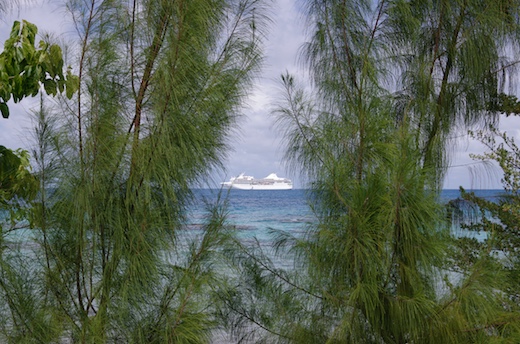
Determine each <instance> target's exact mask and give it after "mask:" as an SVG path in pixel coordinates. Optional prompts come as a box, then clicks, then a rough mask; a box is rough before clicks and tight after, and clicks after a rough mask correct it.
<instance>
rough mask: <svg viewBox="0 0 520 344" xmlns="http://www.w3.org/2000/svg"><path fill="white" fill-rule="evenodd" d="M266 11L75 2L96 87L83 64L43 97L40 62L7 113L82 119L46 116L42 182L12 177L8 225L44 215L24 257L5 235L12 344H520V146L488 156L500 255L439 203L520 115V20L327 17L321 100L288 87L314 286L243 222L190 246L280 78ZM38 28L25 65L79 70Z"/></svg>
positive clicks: (24, 165) (39, 125)
mask: <svg viewBox="0 0 520 344" xmlns="http://www.w3.org/2000/svg"><path fill="white" fill-rule="evenodd" d="M266 5H267V4H266V3H264V2H262V1H258V0H190V1H171V0H156V1H147V0H133V1H122V0H110V1H103V2H101V3H99V2H97V1H95V0H90V1H83V2H77V1H68V2H67V8H68V10H69V11H70V14H71V15H72V17H73V18H74V23H75V26H76V30H77V32H78V34H79V40H78V46H77V47H76V48H77V52H78V54H77V57H78V60H77V62H76V63H75V64H74V66H75V68H77V74H78V75H77V77H74V76H72V74H69V75H68V76H67V78H66V80H65V78H63V75H61V74H59V73H61V70H62V69H63V66H62V64H60V63H58V64H57V66H59V68H57V67H56V65H53V67H49V65H47V67H48V68H50V70H51V71H52V73H54V74H52V73H51V72H49V69H48V68H47V67H46V68H47V69H44V70H47V73H44V74H45V77H44V78H43V79H42V75H43V74H38V77H33V76H32V75H33V74H31V73H29V72H28V71H29V69H28V68H31V67H30V66H34V63H33V62H28V64H27V65H23V68H22V69H23V70H24V71H21V70H19V71H18V72H17V74H16V73H15V74H13V75H16V78H19V79H20V80H23V79H24V78H26V77H27V78H29V77H30V78H29V79H28V80H29V81H30V83H29V84H27V85H26V86H23V85H22V86H19V85H18V84H13V85H12V86H11V88H10V89H9V90H7V91H6V92H7V93H6V97H7V96H8V95H12V96H13V97H15V100H17V99H18V100H19V99H21V98H22V97H23V96H25V95H33V94H36V92H37V91H38V89H39V88H38V89H37V88H35V85H40V83H43V85H44V86H46V88H45V89H46V91H47V93H49V94H56V93H57V91H60V92H61V91H62V88H63V86H65V87H66V89H67V96H68V97H56V102H55V103H53V104H52V105H49V103H48V102H47V101H45V99H44V98H42V101H41V106H40V110H39V111H38V112H37V113H36V127H35V130H34V133H35V138H36V143H37V144H36V148H35V149H34V152H33V157H34V160H35V171H36V176H37V178H34V177H33V176H32V175H31V174H30V173H29V171H30V170H29V165H28V157H27V155H26V153H23V152H18V153H17V154H15V153H14V152H12V151H9V150H4V151H5V156H6V157H7V158H6V159H2V160H1V161H2V164H3V163H4V162H5V163H6V164H7V165H9V168H7V167H6V168H5V169H2V173H1V175H0V177H1V178H2V179H1V183H2V184H1V187H2V188H1V189H0V190H1V192H2V194H1V195H0V196H2V199H1V201H2V203H1V204H2V206H4V207H7V208H10V207H14V206H13V203H12V200H13V199H15V200H20V201H22V202H21V203H20V204H21V205H22V206H23V207H25V208H24V210H23V211H24V212H25V213H24V214H25V215H24V216H21V217H17V218H16V219H15V220H16V221H15V222H17V225H13V226H11V227H10V230H9V233H10V234H13V233H14V234H17V235H19V236H18V241H16V242H14V241H13V242H9V243H7V240H4V239H6V238H7V237H6V236H5V233H4V232H3V233H2V235H3V236H2V250H1V251H0V252H1V254H2V256H1V257H0V268H1V270H0V301H2V302H0V317H1V320H2V321H0V324H1V325H0V341H4V342H12V343H21V342H27V343H29V342H44V343H52V342H60V341H64V340H68V341H71V342H80V343H87V342H89V343H90V342H92V343H115V342H125V343H126V342H128V343H202V342H209V341H210V340H211V336H212V333H214V332H213V331H214V330H215V329H221V328H222V326H225V327H226V330H228V331H229V332H230V333H231V334H232V335H236V337H237V338H239V339H243V340H252V341H258V342H269V343H274V342H280V343H389V344H394V343H396V344H397V343H514V342H518V341H519V339H520V321H519V318H518V312H519V301H518V288H519V287H520V286H519V285H518V280H519V278H518V259H519V258H518V252H517V251H518V244H519V242H518V233H517V224H518V219H519V215H518V211H519V209H520V208H519V207H520V206H519V204H520V203H519V200H518V195H517V193H518V190H519V187H520V184H519V183H520V182H519V181H520V175H519V174H518V159H519V156H520V155H519V153H520V152H519V151H518V149H517V147H516V146H515V144H514V142H513V141H512V140H511V139H510V138H508V137H507V136H505V135H501V137H502V139H503V141H504V143H503V144H501V145H498V146H497V145H495V141H494V139H493V137H492V136H489V133H487V132H483V133H481V134H477V138H479V139H480V140H482V141H483V142H484V143H485V144H487V145H488V147H489V148H490V150H491V152H490V153H487V154H485V155H483V156H482V157H480V158H482V159H492V160H496V161H498V162H499V164H500V166H501V167H502V169H503V170H504V173H505V174H504V183H505V187H506V189H507V190H508V191H510V193H509V197H508V198H506V199H504V201H501V202H499V203H496V204H495V203H490V202H486V201H484V200H480V199H478V198H475V197H474V196H472V195H470V194H465V197H466V198H467V199H468V200H471V201H473V202H474V203H476V204H478V205H479V206H480V208H479V209H481V210H483V211H488V212H491V215H492V216H494V219H495V220H496V219H499V220H500V222H498V223H497V222H496V221H495V220H489V219H486V218H483V221H482V222H481V223H479V224H475V225H474V226H475V227H474V228H475V229H479V230H486V231H487V232H489V233H490V235H489V238H488V240H486V241H485V242H482V243H479V242H474V241H471V240H467V239H464V238H456V237H454V236H453V233H451V232H450V227H449V222H448V221H447V217H448V216H447V213H446V212H445V210H444V208H443V207H442V205H441V204H440V203H439V200H438V196H439V190H440V188H441V186H442V185H441V184H442V180H443V176H444V174H445V172H446V166H447V163H448V161H449V154H448V151H447V147H448V144H449V143H450V140H451V138H452V136H454V135H455V134H456V133H457V131H458V130H461V128H462V129H463V130H467V129H469V128H472V127H473V126H475V125H484V126H487V125H489V124H494V123H495V122H496V121H497V120H498V118H499V115H500V114H502V113H507V114H513V113H514V114H516V113H518V101H517V99H516V97H515V96H514V95H510V94H508V93H507V92H506V91H507V89H508V88H507V87H509V86H512V85H510V83H513V80H514V76H515V74H514V71H515V69H514V66H515V65H516V64H517V63H518V61H516V60H514V59H513V57H514V56H512V55H511V53H510V52H514V51H518V49H519V48H520V36H518V34H520V30H519V29H520V22H519V18H520V1H511V0H507V1H506V0H504V1H497V0H479V1H476V0H456V1H447V0H436V1H431V0H414V1H406V0H380V1H376V2H374V1H369V0H361V1H348V0H331V1H326V2H323V1H315V0H306V1H304V2H303V7H302V8H304V10H305V11H306V17H307V20H308V27H309V30H310V33H311V36H310V39H309V42H308V43H307V44H306V45H305V46H304V47H303V50H302V52H303V54H302V60H303V61H304V62H305V64H306V66H307V67H308V70H309V72H310V75H311V86H312V89H311V90H310V91H309V90H306V88H305V86H304V85H300V84H299V83H298V80H296V79H295V78H294V77H293V76H291V75H289V74H285V75H283V76H282V86H283V88H284V89H285V97H284V98H283V99H280V100H279V104H278V108H277V109H276V111H275V113H276V115H277V116H278V120H279V127H280V128H281V131H282V132H283V135H284V139H285V145H286V159H287V161H288V163H289V165H290V166H291V167H292V168H293V169H294V170H297V171H301V174H302V177H303V178H305V179H306V180H307V181H308V182H309V184H308V186H309V188H310V191H309V194H308V196H309V201H310V202H309V203H310V204H312V210H313V211H314V213H315V215H316V217H317V219H318V221H317V223H315V224H312V225H309V228H308V230H307V233H306V235H305V236H304V237H291V236H290V235H288V234H287V233H283V232H276V231H273V235H274V236H275V237H276V240H275V247H274V249H275V251H276V254H279V255H280V256H282V257H284V259H286V260H287V261H292V262H293V263H294V269H292V270H290V271H288V270H286V269H281V268H279V267H278V266H277V265H276V264H275V263H274V262H273V259H272V258H273V256H272V253H271V252H266V251H264V249H265V248H264V247H262V246H260V245H259V244H258V245H256V246H246V245H244V244H242V243H241V242H239V241H238V240H233V237H232V235H231V234H230V233H229V232H228V231H227V225H226V221H225V220H226V207H225V200H224V201H222V203H218V204H216V205H213V206H209V207H208V218H207V220H206V223H205V225H204V226H203V229H202V230H201V232H200V233H199V234H200V235H199V236H198V237H197V238H195V239H194V240H188V239H189V238H188V239H186V237H185V236H182V235H180V234H181V233H182V232H181V231H182V228H183V221H184V217H185V211H186V208H187V206H188V205H189V204H190V200H191V196H192V195H191V192H190V187H191V186H193V185H195V184H197V183H200V182H201V181H203V180H204V178H206V177H207V176H208V174H209V172H210V171H211V170H213V169H216V168H220V167H222V166H221V161H222V158H223V156H224V154H225V152H226V149H227V138H228V135H229V133H230V131H231V130H232V129H233V128H234V127H235V125H236V119H237V116H238V111H239V109H240V106H241V102H242V101H243V100H244V97H245V96H246V95H247V90H248V88H249V87H250V86H251V82H252V78H253V77H254V75H255V72H257V71H258V68H259V64H260V62H261V51H260V45H261V42H262V38H263V34H264V32H263V30H264V29H265V28H266V24H267V22H268V17H267V16H266ZM15 28H16V24H15ZM24 28H25V29H24ZM24 28H22V29H21V31H20V29H18V31H16V30H14V31H13V32H21V37H22V38H23V39H24V40H26V41H28V42H29V43H30V44H29V45H27V44H25V45H24V44H21V45H20V44H18V45H17V44H15V43H14V41H13V46H12V47H13V49H14V48H16V49H18V50H16V52H17V53H16V54H18V52H21V53H22V55H23V54H25V55H27V56H33V55H31V54H40V55H39V56H40V57H41V59H43V60H45V58H46V57H44V56H49V58H50V60H49V61H51V62H52V63H51V64H54V63H55V62H56V61H58V60H59V59H57V57H58V55H53V53H52V51H51V50H52V49H51V48H49V55H45V54H47V53H46V52H47V46H45V47H43V48H42V49H43V50H42V51H41V52H38V51H33V50H32V48H33V46H34V36H35V34H36V30H35V28H34V27H32V26H30V25H26V26H24ZM24 30H25V31H24ZM12 37H15V36H12ZM16 37H18V36H16ZM13 39H14V38H13ZM29 46H30V47H29ZM20 47H22V50H20V49H19V48H20ZM24 47H27V49H26V50H23V49H25V48H24ZM54 51H57V50H56V48H54ZM16 54H14V55H13V56H16ZM5 56H8V55H5ZM9 56H10V55H9ZM42 56H43V57H42ZM55 57H56V58H55ZM5 61H6V62H5V63H7V64H11V65H13V66H16V65H17V64H18V65H20V64H21V63H22V61H29V60H24V59H18V60H13V59H7V60H5ZM38 61H40V58H39V59H38ZM49 61H47V62H49ZM23 63H25V62H23ZM17 68H18V67H17ZM31 71H32V69H31ZM7 79H8V80H11V79H10V78H7ZM49 80H50V81H49ZM29 81H28V82H29ZM67 83H70V84H71V87H70V88H69V85H68V84H67ZM48 85H50V86H48ZM47 87H49V88H47ZM2 97H3V96H2ZM67 98H68V99H67ZM3 99H4V103H5V101H6V100H5V97H4V98H3ZM2 111H3V110H2ZM4 151H3V152H4ZM7 165H6V166H7ZM27 180H29V181H30V183H26V181H27ZM34 183H39V186H38V187H37V191H38V192H37V193H36V192H34V191H35V190H34V189H35V188H33V187H32V186H30V185H34ZM22 185H23V187H21V186H22ZM17 197H19V198H17ZM23 198H25V200H23ZM27 205H29V206H30V207H29V208H28V209H27ZM13 209H14V208H13ZM24 220H25V221H24ZM27 220H28V221H27ZM22 227H25V228H24V229H25V231H21V230H20V229H21V228H22ZM28 227H30V228H31V229H30V230H28V229H27V228H28ZM18 232H20V233H18ZM497 252H498V255H497V254H496V253H497ZM230 272H233V273H230Z"/></svg>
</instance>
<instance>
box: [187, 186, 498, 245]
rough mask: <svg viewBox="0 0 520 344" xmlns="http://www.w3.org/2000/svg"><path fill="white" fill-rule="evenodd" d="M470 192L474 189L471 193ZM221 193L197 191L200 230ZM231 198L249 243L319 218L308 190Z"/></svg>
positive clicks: (233, 217) (233, 216)
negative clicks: (310, 203)
mask: <svg viewBox="0 0 520 344" xmlns="http://www.w3.org/2000/svg"><path fill="white" fill-rule="evenodd" d="M467 191H470V190H467ZM473 191H474V192H475V193H476V195H477V196H480V197H484V198H488V199H493V198H496V197H497V196H498V195H499V194H500V193H502V192H503V190H473ZM218 192H219V190H209V189H208V190H195V195H196V202H195V204H194V205H193V206H192V207H191V208H190V210H191V212H190V214H189V223H190V225H191V226H193V227H198V226H200V224H201V223H202V222H203V216H204V202H203V200H204V199H206V200H208V201H210V202H211V201H214V200H215V199H216V198H217V195H218ZM226 195H227V196H228V201H229V207H228V211H229V215H228V221H229V223H230V224H232V225H234V226H235V227H236V229H237V232H238V235H239V237H240V238H241V239H243V240H245V241H248V240H252V238H253V237H256V238H257V239H258V240H259V241H260V242H261V243H262V242H269V240H270V236H269V229H270V228H274V229H277V230H283V231H288V232H290V233H291V234H295V235H298V234H300V233H303V232H304V231H305V229H306V226H307V225H308V224H309V223H312V222H313V221H315V218H314V216H313V214H312V212H311V210H310V208H309V206H308V204H307V200H306V190H302V189H295V190H284V191H260V190H257V191H250V190H230V191H229V193H228V192H227V191H224V192H223V196H226ZM459 196H460V193H459V190H443V191H442V192H441V202H443V203H447V202H448V201H450V200H452V199H456V198H458V197H459ZM454 231H456V234H457V235H464V236H469V235H471V236H475V237H477V238H483V237H484V236H483V234H482V233H467V231H466V232H465V231H463V230H460V229H458V228H454Z"/></svg>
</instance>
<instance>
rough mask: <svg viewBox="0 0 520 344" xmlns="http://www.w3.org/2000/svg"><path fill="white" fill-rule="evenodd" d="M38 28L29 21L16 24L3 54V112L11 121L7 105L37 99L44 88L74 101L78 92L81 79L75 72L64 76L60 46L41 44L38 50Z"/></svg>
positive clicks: (0, 81) (0, 102) (0, 91)
mask: <svg viewBox="0 0 520 344" xmlns="http://www.w3.org/2000/svg"><path fill="white" fill-rule="evenodd" d="M37 33H38V28H37V27H36V26H35V25H34V24H31V23H29V22H27V21H25V20H24V21H23V22H22V23H20V22H19V21H15V22H14V24H13V28H12V30H11V34H10V36H9V38H8V39H7V40H6V41H5V43H4V51H3V52H2V53H1V54H0V110H1V111H2V116H3V117H4V118H8V117H9V107H8V106H7V102H8V101H9V100H10V99H11V97H12V98H13V101H14V102H15V103H17V102H19V101H20V100H22V99H23V98H24V97H27V96H33V97H34V96H35V95H37V94H38V92H39V91H40V88H41V86H43V87H44V89H45V92H47V94H49V95H53V96H55V95H56V94H57V93H58V92H60V93H61V92H63V91H65V92H66V95H67V97H68V98H69V99H70V98H71V97H72V95H73V94H74V92H76V90H77V89H78V78H77V76H75V75H73V74H72V73H71V68H70V67H69V68H68V69H67V72H66V74H65V75H64V74H63V58H62V52H61V48H60V46H58V45H56V44H49V43H46V42H44V41H40V42H39V44H38V48H36V47H35V46H34V44H35V41H36V34H37Z"/></svg>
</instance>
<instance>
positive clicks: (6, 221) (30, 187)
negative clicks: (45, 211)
mask: <svg viewBox="0 0 520 344" xmlns="http://www.w3.org/2000/svg"><path fill="white" fill-rule="evenodd" d="M37 190H38V180H37V179H36V178H35V177H34V175H33V174H32V173H31V166H30V163H29V152H27V151H24V150H21V149H17V150H14V151H13V150H11V149H8V148H6V147H4V146H0V252H1V251H2V248H3V243H4V236H5V235H6V234H8V233H9V232H11V231H13V230H15V228H16V226H18V225H19V221H23V220H26V219H27V217H28V202H29V201H31V200H32V199H34V197H35V196H36V192H37Z"/></svg>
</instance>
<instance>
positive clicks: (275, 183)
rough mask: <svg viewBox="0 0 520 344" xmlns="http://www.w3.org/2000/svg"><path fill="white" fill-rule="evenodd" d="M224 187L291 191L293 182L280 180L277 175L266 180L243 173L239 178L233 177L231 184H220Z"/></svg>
mask: <svg viewBox="0 0 520 344" xmlns="http://www.w3.org/2000/svg"><path fill="white" fill-rule="evenodd" d="M220 184H221V185H222V187H227V188H232V189H239V190H291V189H292V187H293V185H292V181H291V180H290V179H287V178H280V177H278V176H277V175H276V173H271V174H270V175H268V176H267V177H265V178H261V179H256V178H255V177H252V176H246V175H244V173H241V174H240V175H239V176H238V177H232V178H231V179H230V180H229V182H223V183H220Z"/></svg>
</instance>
